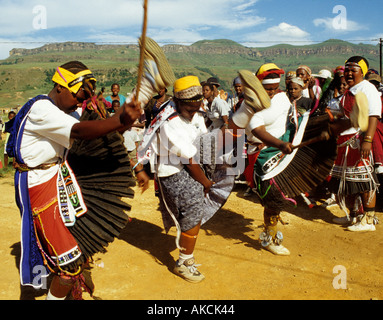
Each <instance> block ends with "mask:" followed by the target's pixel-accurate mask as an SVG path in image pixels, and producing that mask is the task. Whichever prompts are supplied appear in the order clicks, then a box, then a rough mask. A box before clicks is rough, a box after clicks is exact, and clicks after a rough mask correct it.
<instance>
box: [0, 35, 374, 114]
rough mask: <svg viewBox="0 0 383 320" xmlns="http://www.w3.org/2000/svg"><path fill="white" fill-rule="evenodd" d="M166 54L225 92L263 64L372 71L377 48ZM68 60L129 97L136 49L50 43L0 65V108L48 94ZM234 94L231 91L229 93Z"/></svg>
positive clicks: (210, 48) (205, 48)
mask: <svg viewBox="0 0 383 320" xmlns="http://www.w3.org/2000/svg"><path fill="white" fill-rule="evenodd" d="M163 48H164V51H165V53H166V56H167V57H168V59H169V62H170V64H171V66H172V67H173V69H174V72H175V74H176V77H182V76H185V75H191V74H192V75H196V76H198V77H199V78H200V80H201V81H203V80H206V79H207V78H209V77H211V76H215V77H217V78H218V79H219V80H220V82H221V83H222V87H223V88H224V89H225V90H228V91H231V90H232V88H231V82H232V80H233V78H234V77H235V76H236V75H237V71H238V70H241V69H248V70H252V71H256V70H257V69H258V67H259V66H260V65H261V64H263V63H266V62H274V63H276V64H277V65H278V66H280V67H281V68H283V69H285V71H289V70H295V69H296V68H297V67H298V66H299V65H300V64H307V65H308V66H310V67H311V68H312V70H313V72H318V71H319V70H320V69H322V68H330V69H333V68H335V67H336V66H338V65H342V64H344V61H345V60H346V59H347V58H348V57H350V56H352V55H357V54H358V55H363V56H365V57H366V58H367V59H368V60H369V62H370V65H371V67H373V68H375V69H379V51H378V46H373V45H365V44H358V45H357V44H351V43H348V42H345V41H340V40H328V41H325V42H323V43H318V44H314V45H309V46H292V45H286V44H281V45H276V46H272V47H267V48H247V47H245V46H243V45H240V44H238V43H236V42H234V41H231V40H224V39H221V40H203V41H198V42H196V43H194V44H192V45H190V46H183V45H167V46H164V47H163ZM70 60H80V61H82V62H83V63H85V64H86V65H87V66H88V67H89V68H90V69H91V70H92V71H93V73H94V74H95V76H96V78H97V80H98V89H101V87H105V88H106V93H107V94H110V86H111V84H112V83H113V82H118V83H120V86H121V93H123V94H126V93H128V92H131V90H132V89H133V87H134V85H135V83H136V76H137V64H138V61H139V50H138V47H137V46H134V45H129V46H124V45H99V46H98V45H95V44H90V43H63V44H51V45H46V46H43V47H41V48H37V49H31V50H27V49H14V50H13V51H12V54H11V56H10V57H9V58H7V59H5V60H0V108H8V109H9V108H12V107H15V106H18V105H23V104H24V103H25V102H26V101H27V99H28V98H31V97H34V96H36V95H37V94H44V93H48V92H49V90H50V89H51V88H52V82H51V78H52V75H53V73H54V71H55V68H56V67H57V66H59V65H61V64H63V63H65V62H68V61H70ZM231 92H232V91H231Z"/></svg>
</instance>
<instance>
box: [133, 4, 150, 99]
mask: <svg viewBox="0 0 383 320" xmlns="http://www.w3.org/2000/svg"><path fill="white" fill-rule="evenodd" d="M147 25H148V0H144V22H143V24H142V35H141V50H140V64H139V66H138V78H137V87H136V99H138V95H139V93H140V89H141V78H142V75H143V73H144V61H145V43H146V29H147Z"/></svg>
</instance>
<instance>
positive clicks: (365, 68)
mask: <svg viewBox="0 0 383 320" xmlns="http://www.w3.org/2000/svg"><path fill="white" fill-rule="evenodd" d="M352 63H356V64H357V65H358V66H359V67H360V68H361V69H362V73H363V75H364V76H365V75H366V73H367V71H368V66H367V63H366V61H364V60H363V59H361V60H360V61H359V62H347V61H346V65H348V64H352Z"/></svg>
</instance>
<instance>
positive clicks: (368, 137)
mask: <svg viewBox="0 0 383 320" xmlns="http://www.w3.org/2000/svg"><path fill="white" fill-rule="evenodd" d="M368 119H369V120H368V129H367V131H366V134H365V136H364V140H363V143H362V146H361V156H362V157H363V158H365V159H367V158H368V156H369V155H370V152H371V149H372V140H373V139H374V135H375V131H376V127H377V125H378V121H379V120H378V117H376V116H370V117H369V118H368Z"/></svg>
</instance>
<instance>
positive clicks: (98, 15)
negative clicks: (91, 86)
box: [0, 0, 383, 59]
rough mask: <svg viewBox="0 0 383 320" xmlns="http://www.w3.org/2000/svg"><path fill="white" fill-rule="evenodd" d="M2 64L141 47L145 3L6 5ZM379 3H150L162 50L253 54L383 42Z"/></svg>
mask: <svg viewBox="0 0 383 320" xmlns="http://www.w3.org/2000/svg"><path fill="white" fill-rule="evenodd" d="M0 8H1V19H0V59H5V58H7V57H8V52H9V50H11V49H12V48H15V47H17V48H34V47H40V46H42V45H43V44H44V43H48V42H64V41H84V42H96V43H137V38H138V37H139V36H140V33H141V28H142V17H143V0H92V1H88V0H81V1H80V0H66V1H65V2H63V1H53V0H28V1H27V0H16V1H15V0H0ZM382 9H383V2H382V1H381V0H365V1H355V0H343V1H338V0H304V1H302V0H300V1H298V0H246V1H245V0H149V17H148V31H147V33H148V36H150V37H152V38H153V39H155V40H156V41H157V42H159V43H160V44H167V43H182V44H192V43H194V42H196V41H198V40H203V39H231V40H234V41H237V42H239V43H241V44H244V45H246V46H249V47H264V46H270V45H274V44H277V43H289V44H293V45H302V44H305V45H307V44H311V43H316V42H322V41H325V40H328V39H330V38H336V39H342V40H352V41H353V42H354V43H355V42H356V43H358V42H365V43H371V44H377V43H378V42H377V41H371V40H374V39H379V38H381V37H383V24H382V22H381V18H380V17H379V16H380V15H381V14H382V12H383V10H382Z"/></svg>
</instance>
